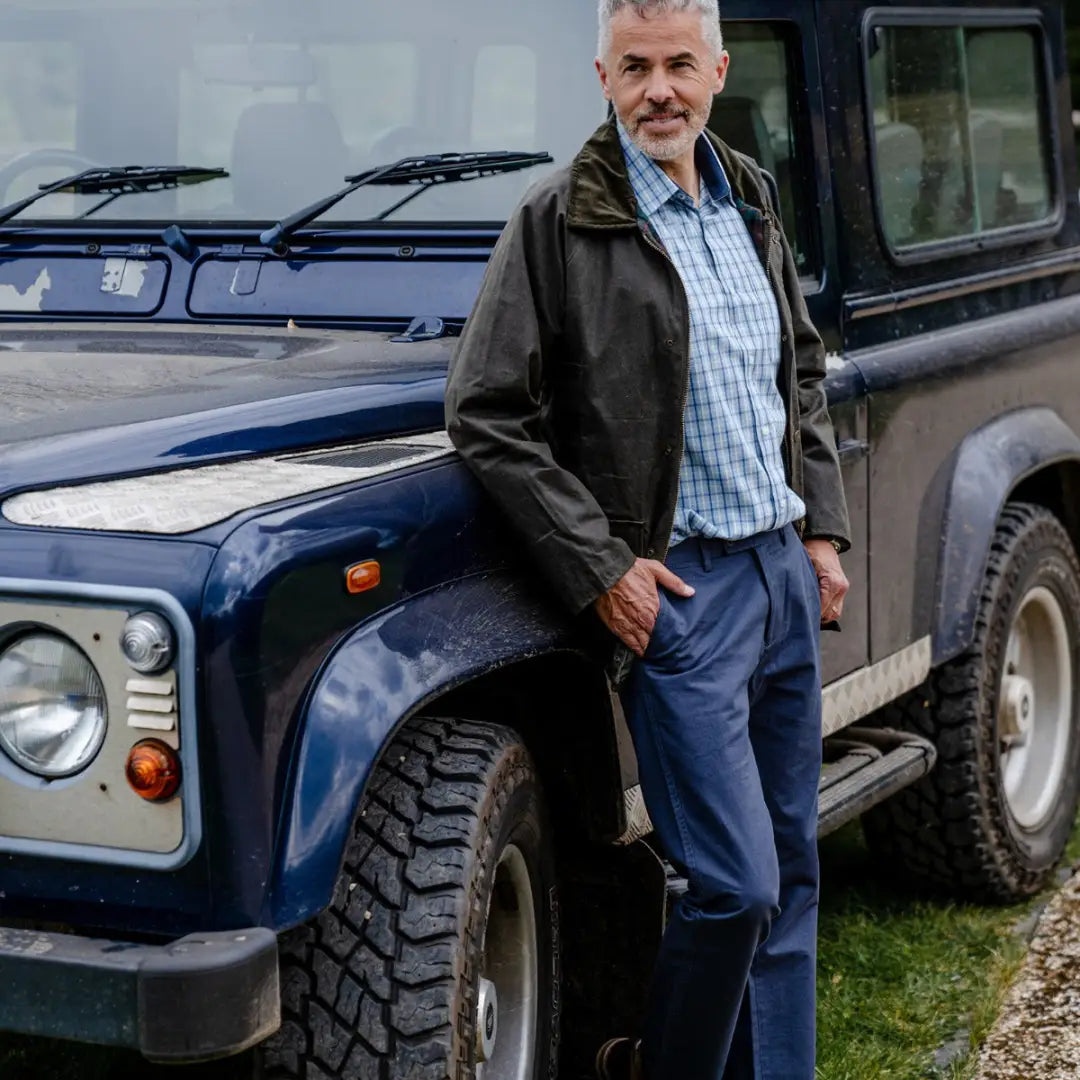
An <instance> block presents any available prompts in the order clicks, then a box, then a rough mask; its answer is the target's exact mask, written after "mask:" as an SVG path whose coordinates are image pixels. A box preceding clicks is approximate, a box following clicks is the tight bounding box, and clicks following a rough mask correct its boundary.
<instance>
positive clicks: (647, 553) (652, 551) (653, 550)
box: [645, 548, 656, 559]
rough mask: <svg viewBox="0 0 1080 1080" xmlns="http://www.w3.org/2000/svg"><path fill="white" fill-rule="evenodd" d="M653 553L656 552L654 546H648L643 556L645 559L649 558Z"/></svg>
mask: <svg viewBox="0 0 1080 1080" xmlns="http://www.w3.org/2000/svg"><path fill="white" fill-rule="evenodd" d="M655 554H656V548H649V550H648V551H646V552H645V558H646V559H651V558H652V557H653V556H654V555H655Z"/></svg>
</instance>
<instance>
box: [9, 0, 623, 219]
mask: <svg viewBox="0 0 1080 1080" xmlns="http://www.w3.org/2000/svg"><path fill="white" fill-rule="evenodd" d="M595 21H596V16H595V7H594V5H593V4H591V3H586V2H583V0H542V2H525V0H520V2H519V0H397V2H389V0H0V205H5V204H8V203H11V202H14V201H15V200H17V199H20V198H24V197H26V196H28V195H30V194H32V193H33V192H35V191H36V190H37V188H38V185H40V184H45V183H48V182H49V181H55V180H57V179H59V178H60V177H63V176H65V175H68V174H71V173H74V172H77V171H79V170H81V169H85V168H90V167H93V166H97V165H120V164H124V165H128V164H130V165H165V164H174V163H175V164H180V165H196V166H200V167H206V168H213V167H221V168H224V169H227V170H228V171H229V174H230V175H229V176H228V177H227V178H223V179H218V180H213V181H211V182H209V183H204V184H201V185H199V186H193V187H183V188H180V189H176V190H168V191H158V192H148V193H145V194H134V195H128V196H126V197H125V198H123V199H119V200H117V201H116V202H114V203H113V204H111V205H110V206H109V207H108V208H107V209H106V210H104V211H102V212H101V213H100V214H99V215H98V216H96V217H94V218H92V219H91V221H94V222H98V221H102V220H110V221H124V222H131V221H151V222H158V221H162V222H200V221H206V222H248V221H261V222H272V221H275V220H277V219H279V218H281V217H284V216H286V215H288V214H291V213H293V212H294V211H296V210H298V209H299V208H301V207H303V206H305V205H307V204H308V203H311V202H314V201H315V200H317V199H319V198H320V197H322V196H324V195H327V194H329V193H330V192H332V191H335V190H337V189H338V188H340V187H341V185H342V182H343V179H344V177H345V176H346V175H352V174H355V173H360V172H363V171H364V170H365V169H368V168H370V167H372V166H374V165H380V164H385V163H387V162H392V161H396V160H398V159H400V158H403V157H406V156H410V155H421V154H437V153H448V152H459V153H461V152H471V151H485V150H515V151H543V150H546V151H549V152H550V153H551V154H552V155H553V156H554V158H555V162H556V164H555V165H553V166H550V165H549V166H543V167H541V168H537V169H533V170H530V171H526V172H519V173H513V174H510V175H506V176H492V177H485V178H482V179H479V180H475V181H470V182H468V183H459V184H446V185H441V186H440V187H439V188H438V189H436V190H432V191H430V192H427V193H426V194H425V195H424V197H423V198H421V199H417V200H415V201H413V202H411V203H409V204H408V205H407V206H405V207H403V208H402V209H401V210H400V211H399V212H397V213H396V214H394V215H393V216H392V217H391V219H390V220H391V221H392V222H393V223H401V222H434V221H451V222H453V221H503V220H505V219H506V218H507V217H508V216H509V214H510V212H511V211H512V209H513V208H514V206H515V205H516V203H517V202H518V200H519V199H520V198H521V196H522V194H523V193H524V191H525V190H526V188H528V187H529V186H530V185H531V184H533V183H535V182H536V180H537V179H539V178H540V177H541V176H543V175H544V173H546V172H547V171H549V170H550V169H552V168H556V167H558V166H559V165H562V164H565V163H566V162H567V161H569V160H570V158H571V157H573V155H574V154H575V153H576V152H577V150H578V149H579V148H580V146H581V144H582V142H583V141H584V139H585V138H586V137H587V136H588V134H589V133H590V132H591V131H592V130H593V129H594V128H595V127H596V126H597V125H598V124H599V123H600V122H601V121H602V120H603V118H604V116H605V115H606V104H605V102H604V100H603V98H602V96H601V94H600V88H599V84H598V81H597V78H596V74H595V72H594V70H593V67H592V58H593V56H594V54H595V51H596V26H595ZM398 198H400V193H399V192H395V191H394V190H391V189H387V188H377V187H373V188H362V189H361V190H360V191H358V192H356V193H355V194H354V195H351V196H350V197H349V198H347V199H346V200H345V201H344V202H342V203H341V204H339V205H338V206H336V207H335V208H334V209H333V210H332V211H331V212H330V213H329V214H327V216H326V217H325V218H322V219H320V222H319V227H324V226H325V225H327V224H330V223H333V222H335V221H336V222H345V221H350V222H355V221H364V220H367V219H370V218H373V217H376V216H377V215H379V214H380V213H382V212H383V211H384V210H386V209H387V207H389V206H392V205H393V203H394V202H396V201H397V199H398ZM99 201H100V198H97V197H94V196H84V195H72V194H57V195H50V196H48V197H47V198H45V199H43V200H42V201H41V202H39V203H38V204H36V205H35V206H34V207H33V208H32V209H30V210H28V211H27V212H26V213H25V214H24V215H23V216H22V217H21V218H20V221H27V220H43V219H45V220H49V221H53V222H55V221H56V220H58V219H59V220H72V219H74V218H76V217H77V216H78V215H79V214H81V213H85V212H86V210H88V209H89V208H90V207H91V206H92V205H93V204H94V203H95V202H99Z"/></svg>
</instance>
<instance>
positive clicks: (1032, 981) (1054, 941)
mask: <svg viewBox="0 0 1080 1080" xmlns="http://www.w3.org/2000/svg"><path fill="white" fill-rule="evenodd" d="M1078 1076H1080V874H1076V875H1074V876H1073V877H1072V878H1071V879H1070V880H1069V881H1068V883H1067V884H1066V885H1065V886H1064V888H1062V889H1061V890H1060V892H1058V893H1057V894H1056V895H1055V897H1054V898H1053V900H1051V901H1050V904H1049V905H1048V907H1047V909H1046V911H1045V913H1044V914H1043V916H1042V919H1041V920H1040V922H1039V926H1038V929H1037V930H1036V932H1035V936H1034V938H1033V939H1032V942H1031V949H1030V951H1029V953H1028V956H1027V959H1026V960H1025V961H1024V966H1023V968H1022V970H1021V972H1020V975H1019V977H1018V978H1017V980H1016V982H1015V983H1014V984H1013V986H1012V989H1011V990H1010V991H1009V994H1008V997H1007V998H1006V1000H1005V1005H1004V1007H1003V1009H1002V1011H1001V1014H1000V1016H999V1018H998V1021H997V1023H996V1024H995V1025H994V1028H993V1030H992V1031H991V1033H990V1036H989V1037H988V1038H987V1040H986V1042H985V1043H984V1044H983V1048H982V1051H981V1053H980V1054H979V1067H978V1071H977V1073H976V1077H977V1080H1076V1077H1078Z"/></svg>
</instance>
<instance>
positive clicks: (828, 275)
mask: <svg viewBox="0 0 1080 1080" xmlns="http://www.w3.org/2000/svg"><path fill="white" fill-rule="evenodd" d="M724 15H725V18H724V35H725V45H726V47H727V50H728V52H729V53H730V55H731V66H730V69H729V74H728V81H727V87H726V89H725V91H724V93H723V94H721V95H720V96H719V97H718V98H717V99H716V104H715V107H714V109H713V113H712V117H711V118H710V121H709V126H710V128H711V129H712V130H713V131H715V132H716V133H717V134H718V135H719V136H720V137H721V138H722V139H724V140H725V141H726V142H728V143H729V144H730V145H731V146H733V147H734V148H735V149H736V150H740V151H742V152H743V153H745V154H749V155H750V156H751V157H752V158H754V159H755V160H756V161H757V162H758V163H759V164H760V165H761V166H762V168H764V169H765V170H766V171H767V172H769V173H770V174H771V175H772V176H773V177H774V178H775V180H776V183H777V188H778V191H779V196H780V212H781V216H782V218H783V222H784V229H785V232H786V233H787V237H788V240H789V242H790V244H791V247H792V250H793V252H794V254H795V261H796V264H797V266H798V269H799V275H800V280H801V285H802V291H803V295H804V297H805V298H806V302H807V306H808V307H809V309H810V315H811V317H812V318H813V320H814V323H815V325H816V326H817V328H818V330H819V332H820V333H821V335H822V337H823V338H824V340H825V346H826V351H827V353H828V361H827V363H828V369H829V372H828V377H827V380H826V387H827V390H828V394H829V407H830V411H831V414H832V419H833V424H834V426H835V429H836V438H837V443H838V445H839V449H840V460H841V468H842V470H843V475H844V488H845V492H846V494H847V501H848V511H849V513H850V515H851V527H852V549H851V551H850V552H849V553H848V554H846V555H845V556H844V568H845V570H846V572H847V575H848V577H849V578H850V580H851V593H850V595H849V597H848V601H847V604H846V606H845V612H844V619H843V631H842V633H840V634H834V633H827V634H824V635H823V642H822V653H823V657H822V658H823V664H824V668H823V676H824V681H825V682H826V683H829V682H832V681H833V680H835V679H838V678H840V677H841V676H843V675H846V674H847V673H848V672H851V671H853V670H855V669H857V668H860V667H862V666H864V665H865V664H866V662H867V641H868V636H869V620H868V608H867V601H868V591H867V558H868V553H867V521H866V513H867V483H866V478H867V458H866V405H865V401H864V399H863V397H862V394H861V380H860V379H859V377H858V372H857V371H856V369H855V368H854V367H853V366H851V365H849V364H845V363H844V362H843V360H842V359H841V357H840V356H839V353H838V350H839V349H840V324H839V319H838V303H839V289H838V275H837V255H836V244H835V239H834V220H833V198H832V181H831V175H830V169H829V147H828V144H827V141H826V134H825V125H824V119H823V104H822V95H821V78H820V63H819V53H818V44H817V25H816V14H815V10H814V5H812V4H794V3H791V2H790V0H753V2H752V3H748V2H745V0H744V2H735V3H728V4H725V5H724Z"/></svg>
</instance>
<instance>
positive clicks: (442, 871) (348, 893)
mask: <svg viewBox="0 0 1080 1080" xmlns="http://www.w3.org/2000/svg"><path fill="white" fill-rule="evenodd" d="M554 884H555V878H554V869H553V859H552V854H551V850H550V841H549V836H548V827H547V822H546V817H545V812H544V808H543V802H542V795H541V791H540V785H539V781H538V778H537V775H536V771H535V769H534V766H533V763H532V759H531V757H530V756H529V753H528V751H527V750H526V748H525V746H524V745H523V744H522V742H521V740H520V738H519V737H518V736H517V735H516V734H515V733H514V732H512V731H510V730H509V729H507V728H503V727H497V726H495V725H489V724H477V723H468V722H464V721H453V720H432V719H420V720H416V721H412V722H410V723H409V724H407V725H406V726H405V728H404V729H403V730H402V731H401V732H400V733H399V734H398V736H397V737H396V739H395V740H394V742H393V744H392V745H391V746H390V747H389V748H388V750H387V752H386V753H385V755H384V756H383V759H382V761H381V763H380V764H379V765H378V766H377V768H376V770H375V773H374V775H373V777H372V781H371V784H370V788H369V791H368V793H367V796H366V798H365V802H364V805H363V807H362V809H361V811H360V813H359V814H358V816H357V818H356V820H355V824H354V828H353V833H352V837H351V840H350V843H349V846H348V849H347V851H346V854H345V861H344V866H343V867H342V870H341V874H340V875H339V878H338V881H337V886H336V888H335V890H334V895H333V899H332V902H331V904H330V907H329V908H328V909H327V910H326V911H324V912H323V913H322V914H321V915H319V916H318V918H316V919H315V920H314V921H313V922H311V923H309V924H307V925H305V926H303V927H300V928H299V929H297V930H295V931H293V932H291V933H290V934H287V935H285V937H284V938H283V940H282V947H281V982H282V1017H283V1023H282V1027H281V1030H280V1031H279V1032H278V1033H277V1034H276V1035H275V1036H273V1037H272V1038H271V1039H270V1040H268V1041H267V1042H266V1043H264V1044H263V1046H262V1047H260V1048H259V1049H258V1051H257V1064H256V1075H258V1076H261V1077H263V1078H265V1080H301V1078H302V1080H402V1078H405V1077H408V1078H409V1080H447V1078H448V1077H449V1078H452V1080H473V1078H474V1077H475V1078H477V1080H546V1078H547V1077H549V1076H553V1075H555V1070H556V1067H557V1061H556V1059H557V1047H558V1033H559V1016H558V1001H559V987H558V978H559V972H558V955H559V948H558V925H557V912H558V908H557V903H556V899H555V888H554Z"/></svg>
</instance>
